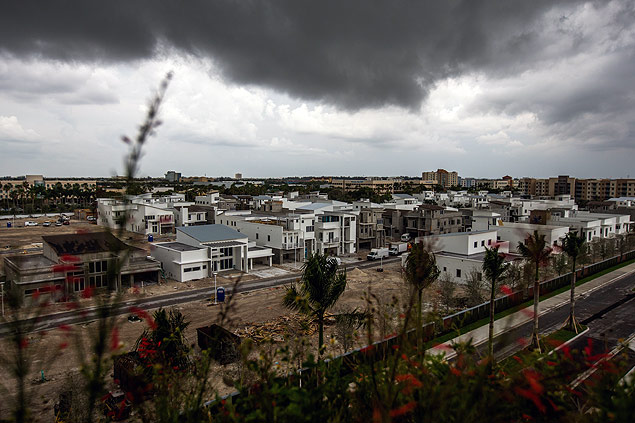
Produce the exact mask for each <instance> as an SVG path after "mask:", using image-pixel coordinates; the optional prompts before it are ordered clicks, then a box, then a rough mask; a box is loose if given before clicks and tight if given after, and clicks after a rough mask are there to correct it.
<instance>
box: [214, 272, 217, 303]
mask: <svg viewBox="0 0 635 423" xmlns="http://www.w3.org/2000/svg"><path fill="white" fill-rule="evenodd" d="M217 274H218V272H214V305H216V304H218V303H217V302H216V300H217V298H218V291H217V290H216V275H217Z"/></svg>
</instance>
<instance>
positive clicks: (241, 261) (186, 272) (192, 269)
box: [152, 224, 273, 282]
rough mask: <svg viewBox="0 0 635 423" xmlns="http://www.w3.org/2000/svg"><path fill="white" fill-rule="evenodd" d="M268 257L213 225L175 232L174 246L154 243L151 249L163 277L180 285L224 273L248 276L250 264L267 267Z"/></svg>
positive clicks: (227, 229)
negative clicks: (227, 271)
mask: <svg viewBox="0 0 635 423" xmlns="http://www.w3.org/2000/svg"><path fill="white" fill-rule="evenodd" d="M271 256H273V253H272V252H271V250H270V249H266V248H261V247H260V248H259V247H256V246H254V245H250V244H249V240H248V238H247V236H246V235H245V234H241V233H240V232H238V231H236V230H234V229H232V228H230V227H229V226H225V225H216V224H214V225H203V226H190V227H184V228H177V230H176V242H165V243H156V244H153V249H152V257H153V258H155V259H157V260H159V261H160V262H161V264H162V267H163V270H164V271H165V272H166V274H167V275H168V276H169V277H170V278H173V279H176V280H178V281H181V282H184V281H187V280H192V279H200V278H205V277H210V276H212V275H213V274H214V272H222V271H226V270H240V271H243V272H246V273H248V272H249V270H250V269H253V262H254V260H260V261H263V260H264V261H265V262H268V264H269V265H270V266H271Z"/></svg>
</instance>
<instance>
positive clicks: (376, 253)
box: [366, 248, 389, 260]
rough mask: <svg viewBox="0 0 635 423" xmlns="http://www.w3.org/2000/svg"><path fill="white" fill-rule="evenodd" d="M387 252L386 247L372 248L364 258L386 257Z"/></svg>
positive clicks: (376, 258) (377, 258)
mask: <svg viewBox="0 0 635 423" xmlns="http://www.w3.org/2000/svg"><path fill="white" fill-rule="evenodd" d="M388 254H389V253H388V248H373V249H372V250H370V253H369V254H368V255H367V256H366V258H367V259H368V260H379V259H380V258H387V257H388Z"/></svg>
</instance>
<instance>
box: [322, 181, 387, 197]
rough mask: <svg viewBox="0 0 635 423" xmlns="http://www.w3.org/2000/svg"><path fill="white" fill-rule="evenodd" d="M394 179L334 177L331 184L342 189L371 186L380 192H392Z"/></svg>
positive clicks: (348, 189)
mask: <svg viewBox="0 0 635 423" xmlns="http://www.w3.org/2000/svg"><path fill="white" fill-rule="evenodd" d="M395 182H396V180H394V179H383V178H365V179H332V180H331V186H332V187H333V188H337V189H341V190H342V191H356V190H359V189H362V188H370V189H372V190H373V191H375V192H376V193H378V194H392V193H393V192H394V191H395Z"/></svg>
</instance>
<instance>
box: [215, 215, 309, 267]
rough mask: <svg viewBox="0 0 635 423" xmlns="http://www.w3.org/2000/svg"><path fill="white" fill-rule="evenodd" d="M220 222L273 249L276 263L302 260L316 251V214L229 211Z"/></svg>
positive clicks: (258, 243) (221, 216)
mask: <svg viewBox="0 0 635 423" xmlns="http://www.w3.org/2000/svg"><path fill="white" fill-rule="evenodd" d="M218 222H219V223H221V224H224V225H228V226H230V227H232V228H234V229H236V230H237V231H239V232H240V233H243V234H245V235H246V236H247V237H248V238H249V241H251V242H254V243H255V244H256V245H257V246H261V247H267V248H270V249H271V250H272V251H273V254H274V259H275V261H276V263H278V264H282V263H284V262H289V261H290V262H298V261H303V260H304V258H305V257H306V256H307V255H308V254H311V253H313V252H315V236H314V224H315V215H313V214H289V215H284V216H273V215H268V214H260V213H253V212H249V211H243V212H225V213H224V214H222V215H220V216H218Z"/></svg>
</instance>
